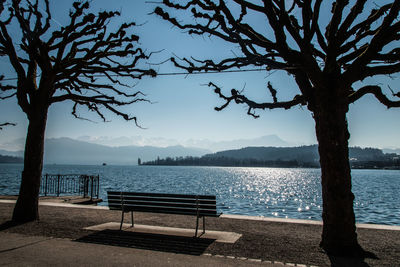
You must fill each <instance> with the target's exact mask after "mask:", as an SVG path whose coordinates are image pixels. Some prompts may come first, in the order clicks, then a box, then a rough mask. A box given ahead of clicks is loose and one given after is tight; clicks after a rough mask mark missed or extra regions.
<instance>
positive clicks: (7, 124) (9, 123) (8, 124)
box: [0, 122, 17, 130]
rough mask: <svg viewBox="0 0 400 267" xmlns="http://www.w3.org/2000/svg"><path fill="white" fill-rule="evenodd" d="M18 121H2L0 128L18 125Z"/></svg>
mask: <svg viewBox="0 0 400 267" xmlns="http://www.w3.org/2000/svg"><path fill="white" fill-rule="evenodd" d="M16 125H17V124H16V123H11V122H5V123H0V130H3V128H4V126H16Z"/></svg>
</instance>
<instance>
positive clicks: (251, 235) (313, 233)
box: [0, 203, 400, 266]
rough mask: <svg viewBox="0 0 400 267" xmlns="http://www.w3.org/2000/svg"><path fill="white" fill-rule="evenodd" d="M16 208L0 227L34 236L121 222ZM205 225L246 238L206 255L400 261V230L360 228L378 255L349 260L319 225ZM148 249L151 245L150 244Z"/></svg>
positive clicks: (160, 219)
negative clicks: (17, 217) (326, 246)
mask: <svg viewBox="0 0 400 267" xmlns="http://www.w3.org/2000/svg"><path fill="white" fill-rule="evenodd" d="M13 207H14V204H6V203H0V231H4V232H11V233H20V234H25V235H32V236H49V237H59V238H68V239H72V240H80V241H83V242H91V241H90V240H94V239H96V238H95V237H96V235H97V234H96V233H95V232H93V231H89V230H83V228H84V227H88V226H93V225H98V224H102V223H106V222H119V221H120V218H121V217H120V216H121V214H120V212H118V211H110V210H106V209H87V208H69V207H52V206H43V205H41V206H40V221H37V222H31V223H26V224H21V225H13V224H12V223H10V219H11V214H12V210H13ZM126 217H128V218H127V220H128V219H129V216H126ZM126 222H128V221H126ZM135 223H139V224H147V225H156V226H170V227H182V228H195V218H194V217H193V218H191V217H188V216H181V215H164V214H151V213H136V214H135ZM206 224H207V226H206V229H209V230H219V231H229V232H236V233H240V234H242V237H241V238H240V239H239V240H238V241H237V242H236V243H234V244H224V243H218V242H212V243H211V244H207V245H206V247H204V251H202V253H206V254H212V255H224V256H234V257H239V258H240V257H245V258H251V259H262V260H266V261H275V262H276V261H278V262H283V263H296V264H303V265H307V266H310V265H317V266H400V231H389V230H376V229H358V230H357V232H358V237H359V243H360V244H361V246H362V247H363V248H364V249H365V250H366V251H368V252H370V253H371V255H374V256H373V257H372V258H371V257H370V258H365V259H358V258H357V259H354V258H351V259H345V258H335V257H330V256H329V255H326V254H325V253H324V252H323V251H322V250H321V249H320V248H319V246H318V245H319V241H320V236H321V231H322V227H321V226H320V225H310V224H298V223H281V222H266V221H255V220H242V219H229V218H206ZM103 234H104V233H103ZM105 234H107V235H109V236H108V237H111V236H110V235H113V233H105ZM115 236H118V234H117V233H115V235H114V236H113V237H115ZM135 238H136V237H135ZM152 238H154V237H152ZM156 238H157V237H156ZM114 239H115V238H114ZM88 240H89V241H88ZM99 240H100V239H99V237H98V236H97V241H94V242H102V241H101V240H100V241H99ZM163 242H164V241H163ZM111 245H118V244H111ZM121 245H123V244H121ZM172 245H173V244H172ZM144 249H151V247H150V248H149V247H146V248H144ZM157 249H160V248H157ZM175 252H177V251H175ZM177 253H179V251H178V252H177Z"/></svg>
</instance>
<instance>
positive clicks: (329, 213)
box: [314, 94, 362, 255]
mask: <svg viewBox="0 0 400 267" xmlns="http://www.w3.org/2000/svg"><path fill="white" fill-rule="evenodd" d="M322 98H323V99H322ZM344 101H345V100H343V98H342V99H341V100H340V98H339V97H338V98H335V97H334V96H333V97H332V94H331V96H330V97H329V96H323V97H321V99H320V101H318V102H319V104H318V106H317V107H316V110H315V111H314V119H315V123H316V135H317V139H318V150H319V155H320V164H321V183H322V199H323V211H322V220H323V230H322V241H321V244H320V245H321V247H322V248H323V249H324V250H325V251H326V252H327V253H329V254H336V255H359V254H360V252H361V251H362V249H361V247H360V246H359V244H358V241H357V233H356V226H355V215H354V210H353V201H354V195H353V193H352V191H351V171H350V164H349V149H348V139H349V137H350V134H349V132H348V126H347V119H346V114H347V112H348V104H347V103H345V102H344ZM340 102H342V103H340Z"/></svg>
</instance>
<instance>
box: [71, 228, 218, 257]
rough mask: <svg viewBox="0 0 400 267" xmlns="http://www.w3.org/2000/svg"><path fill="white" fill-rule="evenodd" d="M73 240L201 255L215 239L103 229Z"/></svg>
mask: <svg viewBox="0 0 400 267" xmlns="http://www.w3.org/2000/svg"><path fill="white" fill-rule="evenodd" d="M75 241H77V242H84V243H95V244H102V245H108V246H120V247H130V248H137V249H147V250H156V251H163V252H173V253H179V254H190V255H201V254H203V253H204V251H205V250H206V249H207V248H208V246H209V245H211V243H213V242H214V241H215V239H205V238H194V237H183V236H173V235H160V234H151V233H137V232H125V231H118V230H104V231H100V232H95V233H93V234H90V235H87V236H84V237H81V238H79V239H76V240H75Z"/></svg>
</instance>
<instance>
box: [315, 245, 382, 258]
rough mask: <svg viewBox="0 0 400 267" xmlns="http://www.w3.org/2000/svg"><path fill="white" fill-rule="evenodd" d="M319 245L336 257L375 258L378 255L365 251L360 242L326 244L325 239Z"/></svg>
mask: <svg viewBox="0 0 400 267" xmlns="http://www.w3.org/2000/svg"><path fill="white" fill-rule="evenodd" d="M319 246H320V247H321V248H322V249H323V250H324V251H325V253H326V254H328V255H330V256H336V257H345V258H363V259H364V258H375V257H376V256H375V255H374V254H373V253H371V252H367V251H365V250H364V249H363V248H362V247H361V246H360V245H359V244H354V245H338V244H333V245H331V244H324V243H323V241H321V243H320V244H319Z"/></svg>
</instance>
